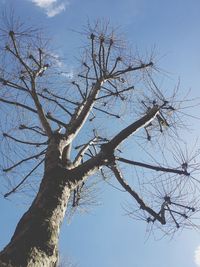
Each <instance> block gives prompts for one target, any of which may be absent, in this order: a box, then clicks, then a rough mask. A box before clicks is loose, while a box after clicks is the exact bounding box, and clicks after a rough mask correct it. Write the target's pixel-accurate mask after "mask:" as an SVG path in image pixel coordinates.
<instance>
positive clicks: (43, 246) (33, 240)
mask: <svg viewBox="0 0 200 267" xmlns="http://www.w3.org/2000/svg"><path fill="white" fill-rule="evenodd" d="M54 141H55V140H54ZM57 141H58V140H57ZM62 150H63V146H61V145H60V142H53V144H50V145H49V148H48V152H47V156H46V162H45V174H44V177H43V180H42V182H41V185H40V189H39V191H38V194H37V196H36V198H35V200H34V201H33V203H32V205H31V207H30V208H29V210H28V211H27V212H26V213H25V214H24V215H23V216H22V218H21V220H20V221H19V223H18V225H17V227H16V230H15V233H14V235H13V237H12V239H11V241H10V243H9V244H8V245H7V246H6V247H5V248H4V250H3V251H2V252H1V253H0V266H13V267H33V266H34V267H42V266H45V267H54V266H56V263H57V261H58V238H59V232H60V226H61V223H62V221H63V218H64V215H65V211H66V207H67V203H68V200H69V196H70V186H69V184H68V183H67V180H68V179H67V177H66V172H65V174H64V172H63V168H62V167H61V166H60V164H59V162H60V159H61V155H62ZM69 173H70V171H69ZM3 263H5V265H3ZM9 264H10V265H9Z"/></svg>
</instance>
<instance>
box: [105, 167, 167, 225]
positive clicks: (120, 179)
mask: <svg viewBox="0 0 200 267" xmlns="http://www.w3.org/2000/svg"><path fill="white" fill-rule="evenodd" d="M110 169H111V170H112V171H113V173H114V175H115V177H116V179H117V180H118V182H119V183H120V184H121V186H122V187H123V188H124V189H125V190H126V191H127V192H128V193H129V194H130V195H131V196H132V197H133V198H134V199H135V200H136V201H137V203H138V204H139V205H140V208H141V209H143V210H145V211H147V212H148V213H149V214H150V215H151V216H153V218H155V219H156V220H158V221H159V222H160V223H161V224H166V221H165V218H164V217H162V216H159V214H158V213H156V212H155V211H154V210H153V209H151V208H150V207H148V206H147V205H146V204H145V202H144V201H143V200H142V198H141V197H140V196H139V195H138V194H137V193H136V192H135V191H134V190H133V189H132V188H131V187H130V186H129V184H128V183H127V182H126V181H125V180H124V178H123V176H122V174H121V172H120V171H119V169H118V168H117V166H116V165H115V164H112V165H111V166H110Z"/></svg>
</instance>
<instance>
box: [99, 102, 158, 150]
mask: <svg viewBox="0 0 200 267" xmlns="http://www.w3.org/2000/svg"><path fill="white" fill-rule="evenodd" d="M159 109H160V107H159V106H157V105H154V106H153V108H151V109H150V110H149V111H148V112H147V114H146V115H144V116H143V117H142V118H141V119H139V120H137V121H136V122H134V123H132V124H130V125H129V126H128V127H126V128H125V129H123V130H122V131H121V132H119V133H118V134H117V135H116V136H115V137H114V138H112V139H111V140H110V141H109V142H108V143H106V144H103V145H102V148H103V149H105V150H107V151H108V150H109V151H110V153H112V151H114V149H115V148H117V147H118V146H119V144H120V143H122V142H123V141H124V140H125V139H126V138H127V137H129V136H130V135H131V134H133V133H135V132H136V131H138V130H139V129H140V128H144V127H145V126H146V125H147V124H149V123H150V122H151V121H152V120H153V119H154V118H155V116H156V115H157V114H158V112H159Z"/></svg>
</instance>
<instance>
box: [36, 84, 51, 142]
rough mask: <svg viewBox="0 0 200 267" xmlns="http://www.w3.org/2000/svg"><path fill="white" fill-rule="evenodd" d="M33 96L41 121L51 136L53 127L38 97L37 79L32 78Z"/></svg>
mask: <svg viewBox="0 0 200 267" xmlns="http://www.w3.org/2000/svg"><path fill="white" fill-rule="evenodd" d="M31 96H32V98H33V101H34V103H35V107H36V109H37V114H38V117H39V119H40V122H41V124H42V126H43V128H44V130H45V132H46V134H47V135H48V137H49V138H50V137H51V136H52V129H51V126H50V124H49V122H48V120H47V117H46V115H45V113H44V110H43V107H42V105H41V103H40V101H39V98H38V95H37V92H36V84H35V79H32V81H31Z"/></svg>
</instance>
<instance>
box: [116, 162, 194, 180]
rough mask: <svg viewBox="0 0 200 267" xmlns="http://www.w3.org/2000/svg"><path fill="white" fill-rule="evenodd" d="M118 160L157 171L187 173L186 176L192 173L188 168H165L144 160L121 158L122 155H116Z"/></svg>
mask: <svg viewBox="0 0 200 267" xmlns="http://www.w3.org/2000/svg"><path fill="white" fill-rule="evenodd" d="M116 160H118V161H121V162H124V163H127V164H131V165H134V166H139V167H142V168H147V169H151V170H155V171H161V172H168V173H176V174H180V175H186V176H189V175H190V173H188V172H187V170H177V169H171V168H165V167H162V166H153V165H150V164H146V163H143V162H138V161H134V160H129V159H124V158H120V157H116Z"/></svg>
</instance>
